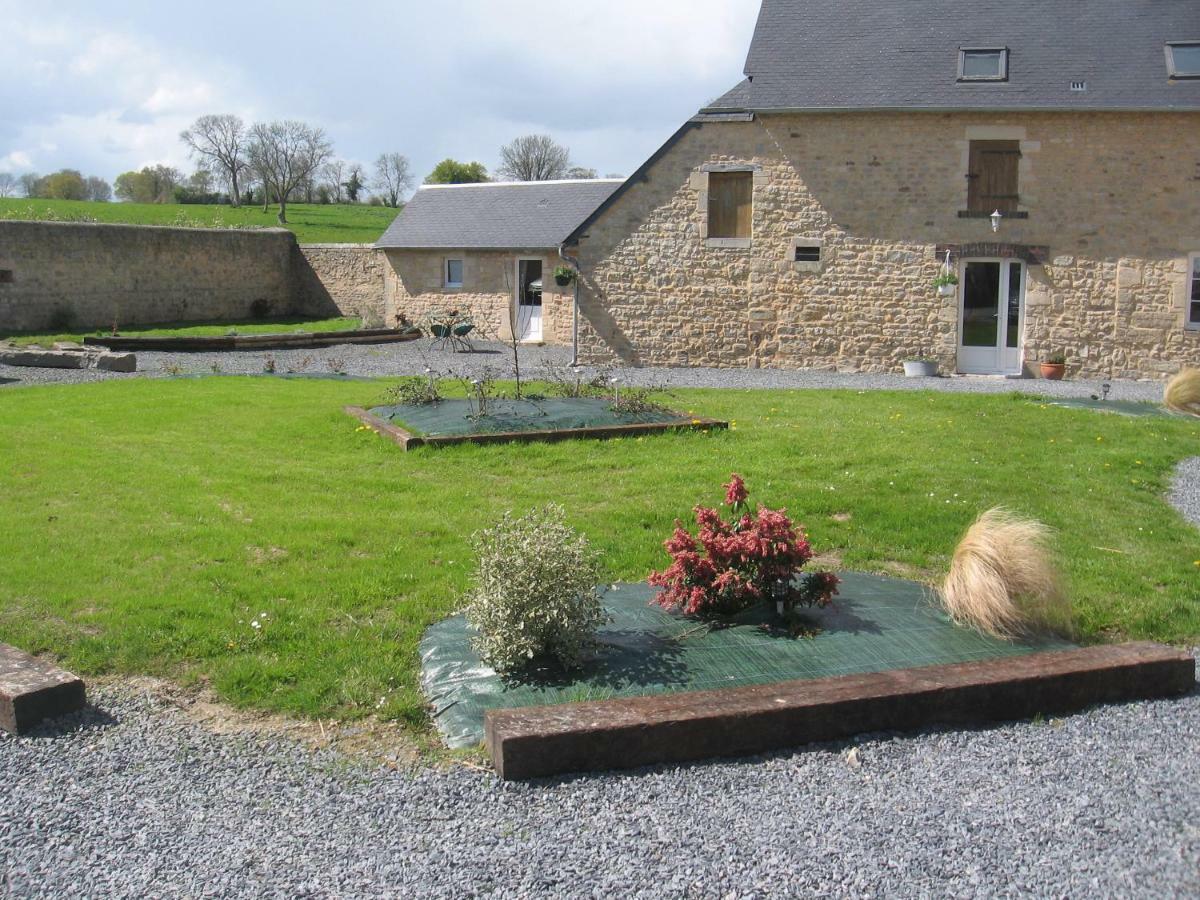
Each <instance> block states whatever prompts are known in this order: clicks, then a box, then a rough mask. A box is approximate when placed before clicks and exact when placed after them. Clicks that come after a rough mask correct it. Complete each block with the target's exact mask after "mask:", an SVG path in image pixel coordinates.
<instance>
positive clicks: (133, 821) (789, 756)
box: [0, 686, 1200, 898]
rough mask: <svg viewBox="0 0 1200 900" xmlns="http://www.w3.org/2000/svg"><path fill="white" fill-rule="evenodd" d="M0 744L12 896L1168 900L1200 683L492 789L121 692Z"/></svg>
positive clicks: (1187, 836)
mask: <svg viewBox="0 0 1200 900" xmlns="http://www.w3.org/2000/svg"><path fill="white" fill-rule="evenodd" d="M95 701H96V703H97V708H95V709H91V710H88V711H87V712H85V713H82V714H76V715H75V716H73V717H70V718H68V719H66V720H63V721H62V722H60V723H59V724H58V725H56V726H55V728H54V729H53V730H43V731H42V732H40V733H39V734H38V735H37V736H33V737H26V738H13V737H6V736H0V810H3V815H0V894H6V893H7V894H9V895H14V896H20V897H25V896H33V897H56V898H59V897H79V896H93V897H95V896H104V897H140V896H146V895H152V896H157V897H182V896H189V897H377V896H423V897H424V896H430V897H462V896H478V895H485V894H486V895H491V896H499V897H543V896H544V897H609V896H620V897H660V896H679V895H687V896H697V897H737V898H751V897H768V896H777V895H797V894H812V893H820V894H834V895H881V894H883V895H889V896H902V897H903V896H923V895H924V896H945V895H954V896H958V895H970V896H995V895H1013V894H1036V895H1041V896H1113V895H1119V896H1130V897H1137V896H1144V897H1161V896H1180V895H1189V894H1195V893H1196V892H1197V891H1198V890H1200V874H1198V873H1200V830H1198V829H1197V826H1196V810H1197V808H1200V754H1198V753H1196V752H1195V747H1196V746H1197V740H1198V739H1200V693H1193V694H1191V695H1189V696H1187V697H1185V698H1183V699H1181V700H1175V701H1162V702H1153V703H1135V704H1129V705H1125V706H1116V707H1108V708H1102V709H1096V710H1092V711H1090V712H1087V713H1084V714H1081V715H1078V716H1073V717H1070V718H1066V719H1063V720H1061V721H1059V720H1050V721H1044V722H1042V721H1038V722H1024V723H1018V724H1012V725H1005V726H1002V727H998V728H992V729H987V730H982V731H965V732H955V731H933V732H928V733H925V734H921V735H917V736H903V737H894V736H888V735H873V736H866V737H862V738H860V739H858V740H856V741H852V742H848V743H842V744H836V745H826V746H817V747H812V748H808V749H805V750H801V751H796V752H792V753H784V754H779V755H773V756H767V757H756V758H752V759H746V760H740V761H734V762H721V763H710V764H702V765H695V766H687V767H668V768H662V769H651V770H643V771H638V772H634V773H627V774H620V775H605V776H600V777H592V778H573V779H563V780H553V781H545V782H535V783H532V784H528V785H505V784H501V783H500V782H498V781H497V780H496V779H495V778H494V777H493V776H491V775H488V774H484V773H480V772H477V771H473V770H468V769H463V768H456V769H453V770H451V771H449V772H438V771H434V770H430V769H417V770H405V771H390V770H387V769H383V768H379V767H374V766H369V765H366V764H360V763H357V762H352V761H349V760H347V759H345V758H343V757H338V756H336V755H333V754H331V753H329V752H311V751H307V750H303V749H301V748H300V747H298V746H296V745H292V744H289V743H287V742H283V741H272V740H262V739H259V738H251V737H244V736H216V735H213V734H210V733H207V732H205V731H204V730H202V729H201V728H200V727H199V726H197V725H195V724H192V723H191V722H189V721H187V720H186V719H184V718H183V717H182V715H181V714H180V713H179V712H178V711H176V710H174V709H173V708H171V707H169V706H167V705H166V704H164V703H163V702H161V701H159V700H155V699H151V698H150V697H149V696H148V695H145V694H142V693H139V692H135V691H133V690H131V689H129V688H123V687H115V686H114V687H107V688H102V689H99V690H98V691H96V692H95Z"/></svg>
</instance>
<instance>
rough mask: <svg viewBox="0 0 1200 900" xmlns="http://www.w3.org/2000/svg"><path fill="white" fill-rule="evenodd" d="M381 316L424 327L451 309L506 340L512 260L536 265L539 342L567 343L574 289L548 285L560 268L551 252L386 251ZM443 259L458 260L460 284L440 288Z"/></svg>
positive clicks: (513, 280)
mask: <svg viewBox="0 0 1200 900" xmlns="http://www.w3.org/2000/svg"><path fill="white" fill-rule="evenodd" d="M384 254H385V262H384V302H383V305H384V315H385V316H386V317H387V319H388V321H389V322H394V321H396V318H397V316H400V317H403V318H405V319H407V320H408V321H409V322H412V323H414V324H416V325H419V326H421V327H425V325H426V323H427V322H428V320H429V316H430V314H431V313H435V312H438V311H441V312H448V311H450V310H453V309H457V310H460V311H462V312H463V313H467V314H469V315H470V316H471V318H473V319H474V320H475V323H476V326H477V328H478V330H479V332H480V334H482V335H486V336H488V337H491V338H493V339H497V340H503V341H507V340H511V336H512V327H511V319H510V313H511V310H512V308H513V302H514V298H515V296H516V287H515V285H516V279H517V275H516V263H517V260H518V259H540V260H541V261H542V276H543V278H542V281H543V285H544V290H543V292H542V339H543V342H545V343H547V344H570V343H571V332H572V308H573V303H574V291H575V289H574V287H565V288H564V287H559V286H558V285H557V284H555V283H554V270H555V269H556V268H557V267H558V266H560V265H563V262H562V260H561V259H559V257H558V254H557V252H556V251H554V252H551V251H547V250H530V251H517V250H505V251H490V250H461V251H459V250H386V251H384ZM446 259H461V260H463V286H462V287H461V288H448V287H445V285H444V283H443V282H444V276H443V266H444V265H445V260H446Z"/></svg>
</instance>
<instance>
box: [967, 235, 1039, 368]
mask: <svg viewBox="0 0 1200 900" xmlns="http://www.w3.org/2000/svg"><path fill="white" fill-rule="evenodd" d="M958 281H959V316H958V323H959V324H958V370H959V371H960V372H963V373H964V374H967V375H1019V374H1021V369H1022V365H1023V363H1024V343H1025V264H1024V263H1022V262H1019V261H1018V260H1014V259H967V260H963V262H962V264H961V266H960V272H959V279H958Z"/></svg>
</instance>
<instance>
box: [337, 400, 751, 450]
mask: <svg viewBox="0 0 1200 900" xmlns="http://www.w3.org/2000/svg"><path fill="white" fill-rule="evenodd" d="M345 412H346V414H347V415H351V416H353V417H354V418H356V419H358V420H359V421H360V422H362V423H363V424H364V425H366V426H367V427H369V428H371V429H373V430H374V431H375V432H377V433H378V434H380V435H382V436H383V437H385V438H387V439H388V440H390V441H393V442H394V443H396V444H397V445H399V446H400V447H402V448H403V449H405V450H415V449H416V448H417V447H451V446H454V445H455V444H511V443H532V442H539V443H553V442H555V441H569V440H575V439H587V438H593V439H605V438H619V437H637V436H639V435H644V434H661V433H662V432H664V431H681V430H687V431H695V430H701V429H710V428H716V429H725V428H728V427H729V423H728V422H720V421H717V420H716V419H692V418H688V419H684V418H680V419H678V420H676V421H672V422H645V423H642V424H639V425H597V426H595V427H592V428H567V429H562V430H560V431H499V432H491V433H487V434H450V435H441V436H437V437H423V436H420V435H415V434H412V433H411V432H409V431H405V430H404V429H403V428H401V427H399V426H398V425H393V424H392V423H391V422H388V421H386V420H384V419H381V418H379V416H376V415H372V414H371V413H370V412H369V411H367V410H365V409H363V408H362V407H360V406H347V407H345Z"/></svg>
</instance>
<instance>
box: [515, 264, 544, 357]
mask: <svg viewBox="0 0 1200 900" xmlns="http://www.w3.org/2000/svg"><path fill="white" fill-rule="evenodd" d="M523 262H536V263H541V264H542V305H541V306H540V307H529V308H530V309H536V310H537V314H536V315H533V314H530V316H529V318H528V319H524V320H523V317H522V315H521V263H523ZM514 268H515V269H516V278H515V279H514V281H515V283H516V290H515V292H514V296H513V303H514V304H515V305H514V310H515V315H514V316H513V321H514V322H515V323H516V326H517V331H518V332H519V333H518V334H516V335H514V337H516V339H517V340H519V341H521V342H522V343H527V344H538V343H541V342H542V339H543V338H542V336H543V334H544V333H545V331H544V321H543V320H544V316H545V309H546V260H545V258H544V257H541V256H518V257H517V259H516V262H515V263H514Z"/></svg>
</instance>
